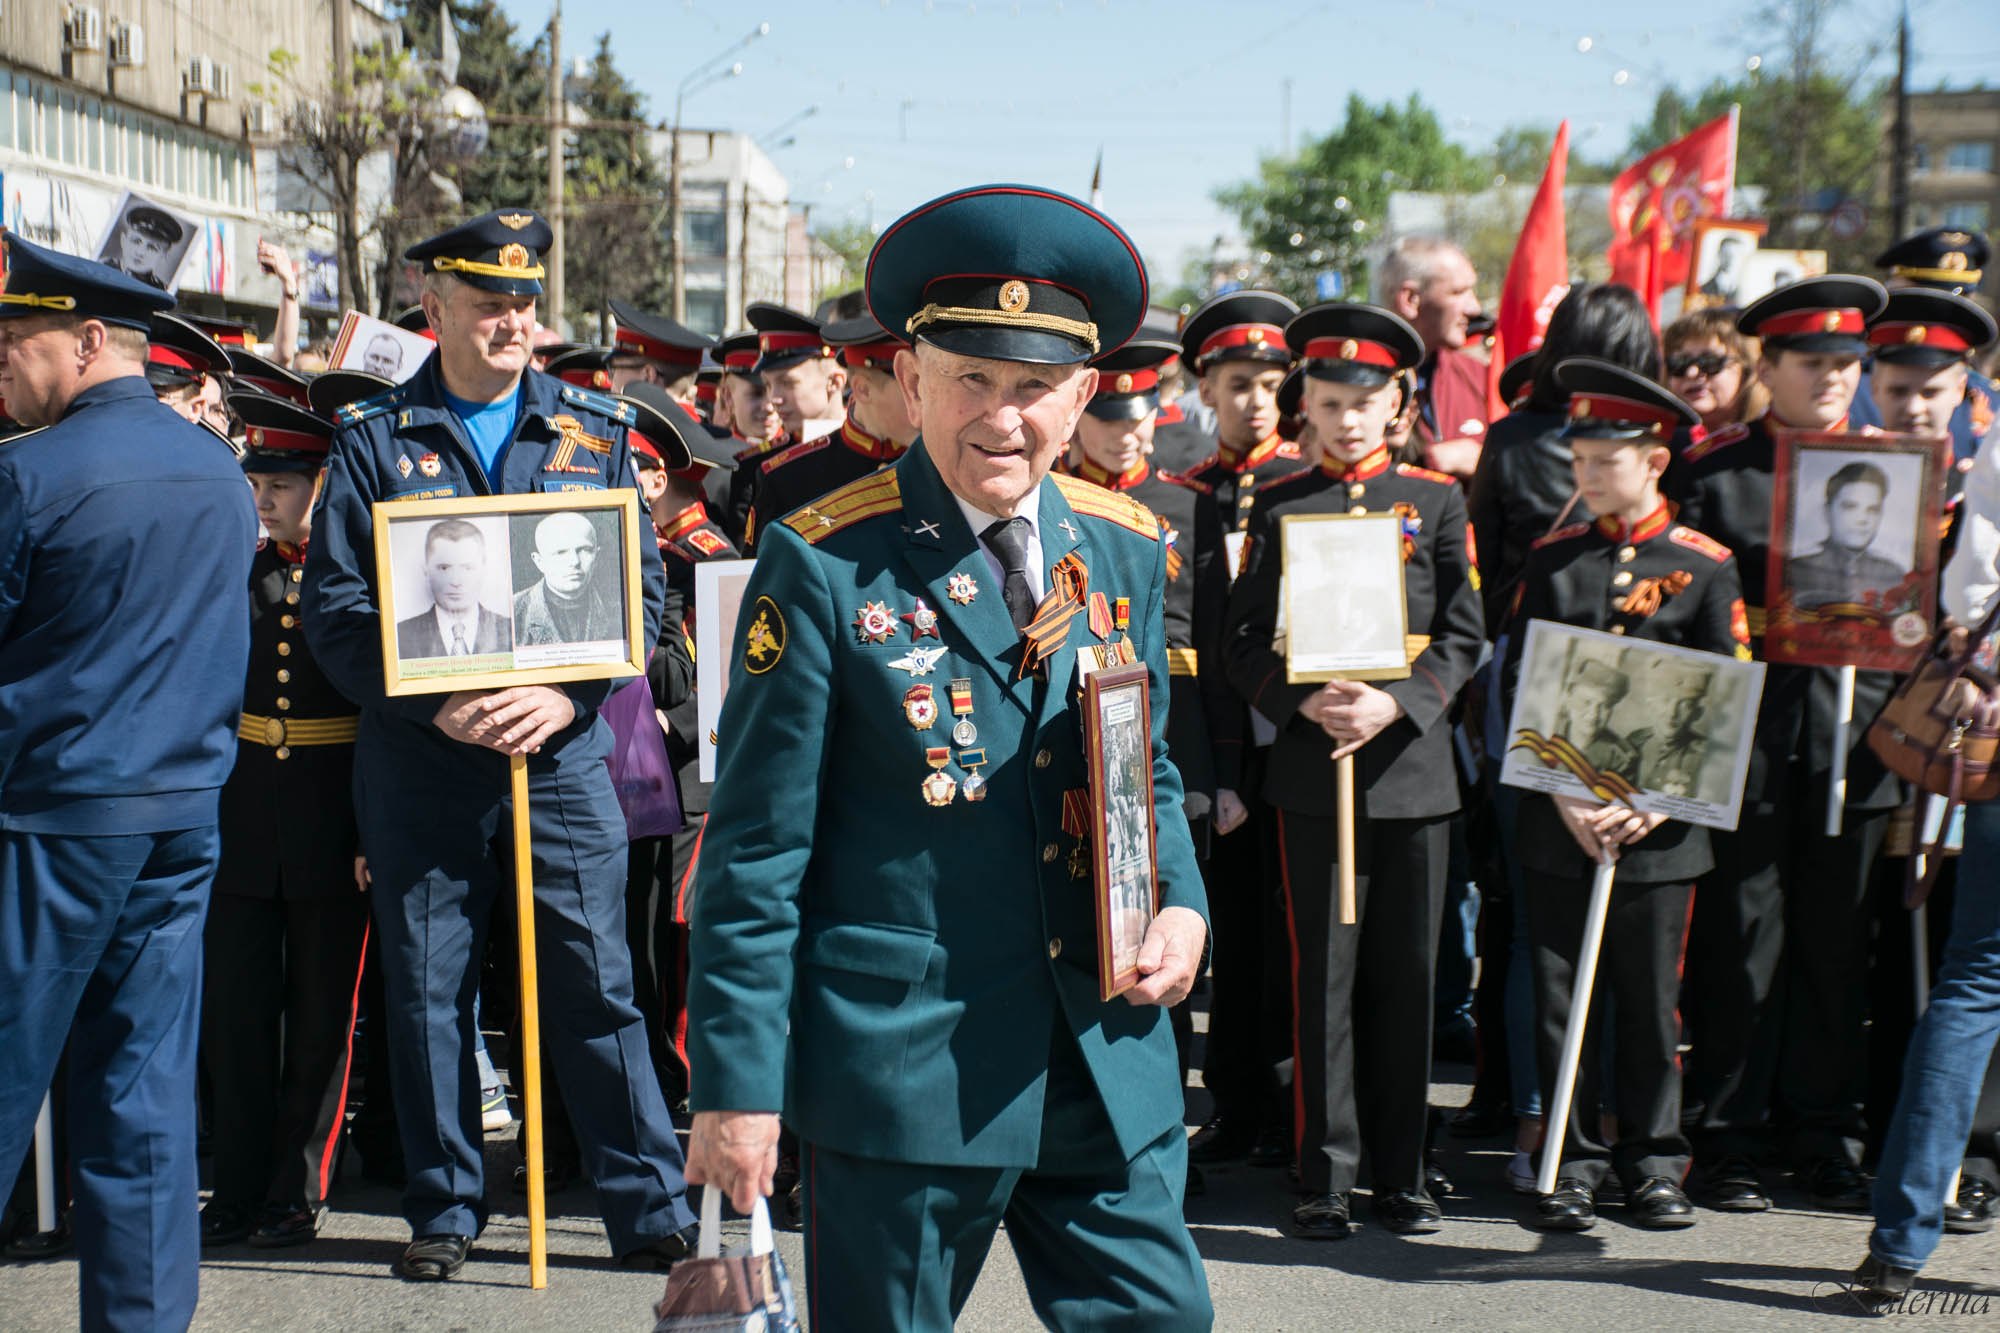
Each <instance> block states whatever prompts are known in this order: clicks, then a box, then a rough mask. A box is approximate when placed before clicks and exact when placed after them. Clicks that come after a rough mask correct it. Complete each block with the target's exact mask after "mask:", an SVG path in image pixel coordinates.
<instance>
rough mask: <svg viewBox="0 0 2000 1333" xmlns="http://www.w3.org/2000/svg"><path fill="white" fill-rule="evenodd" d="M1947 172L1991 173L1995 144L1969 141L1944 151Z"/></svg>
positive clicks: (1956, 144)
mask: <svg viewBox="0 0 2000 1333" xmlns="http://www.w3.org/2000/svg"><path fill="white" fill-rule="evenodd" d="M1944 169H1945V170H1946V171H1975V172H1990V171H1992V170H1993V144H1992V143H1991V142H1990V141H1982V140H1976V139H1975V140H1967V141H1964V142H1960V143H1955V144H1953V145H1951V147H1949V148H1947V149H1945V150H1944Z"/></svg>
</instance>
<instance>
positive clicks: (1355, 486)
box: [1347, 481, 1368, 500]
mask: <svg viewBox="0 0 2000 1333" xmlns="http://www.w3.org/2000/svg"><path fill="white" fill-rule="evenodd" d="M1366 494H1368V488H1367V487H1366V486H1364V485H1362V484H1361V483H1360V482H1358V481H1351V482H1349V483H1348V484H1347V498H1348V499H1350V500H1359V499H1360V498H1361V497H1362V496H1364V495H1366Z"/></svg>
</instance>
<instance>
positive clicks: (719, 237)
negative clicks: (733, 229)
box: [681, 208, 729, 259]
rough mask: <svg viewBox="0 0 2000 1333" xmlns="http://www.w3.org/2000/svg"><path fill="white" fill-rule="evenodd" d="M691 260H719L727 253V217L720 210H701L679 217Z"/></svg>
mask: <svg viewBox="0 0 2000 1333" xmlns="http://www.w3.org/2000/svg"><path fill="white" fill-rule="evenodd" d="M681 226H682V227H683V228H684V229H685V230H686V232H687V253H688V257H689V258H692V259H720V258H722V257H724V256H725V255H727V254H728V253H729V216H728V214H726V213H724V212H723V211H722V210H721V209H719V208H718V209H713V210H711V209H701V210H697V211H691V212H687V213H684V214H682V215H681Z"/></svg>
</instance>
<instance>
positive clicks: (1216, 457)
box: [1186, 452, 1222, 477]
mask: <svg viewBox="0 0 2000 1333" xmlns="http://www.w3.org/2000/svg"><path fill="white" fill-rule="evenodd" d="M1221 461H1222V455H1221V453H1219V452H1217V453H1212V454H1210V455H1209V456H1208V457H1207V458H1204V459H1202V460H1201V461H1200V462H1199V463H1190V464H1189V465H1188V468H1187V473H1186V475H1187V476H1190V477H1191V476H1193V475H1194V474H1195V473H1197V472H1206V471H1208V470H1209V469H1210V468H1212V467H1214V466H1215V465H1216V464H1217V463H1219V462H1221Z"/></svg>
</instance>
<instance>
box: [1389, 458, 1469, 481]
mask: <svg viewBox="0 0 2000 1333" xmlns="http://www.w3.org/2000/svg"><path fill="white" fill-rule="evenodd" d="M1396 475H1397V476H1399V477H1415V478H1416V479H1417V480H1418V481H1434V482H1436V483H1437V484H1438V485H1440V486H1456V485H1458V478H1457V477H1454V476H1452V475H1451V473H1449V472H1433V471H1431V470H1430V469H1429V468H1427V467H1418V466H1417V465H1416V464H1415V463H1398V464H1396Z"/></svg>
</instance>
